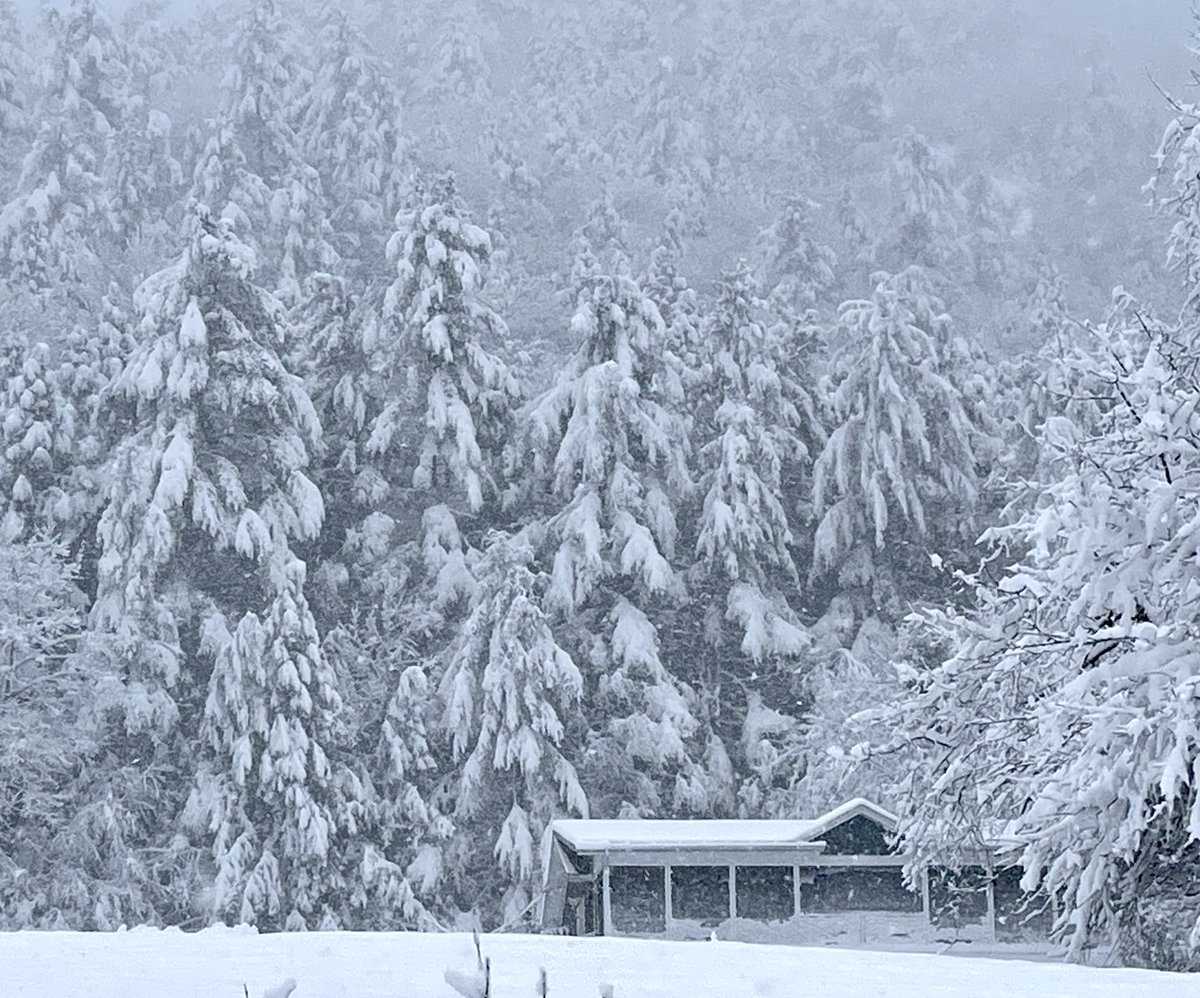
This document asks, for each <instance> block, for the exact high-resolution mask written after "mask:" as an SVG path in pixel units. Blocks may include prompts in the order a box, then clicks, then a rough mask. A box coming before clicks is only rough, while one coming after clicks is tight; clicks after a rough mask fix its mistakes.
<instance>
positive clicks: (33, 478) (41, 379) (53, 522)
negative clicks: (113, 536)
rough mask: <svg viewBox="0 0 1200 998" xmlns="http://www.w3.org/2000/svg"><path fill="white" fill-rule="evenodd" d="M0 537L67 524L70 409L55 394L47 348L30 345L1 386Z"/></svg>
mask: <svg viewBox="0 0 1200 998" xmlns="http://www.w3.org/2000/svg"><path fill="white" fill-rule="evenodd" d="M2 399H3V401H2V405H3V412H4V421H3V425H2V427H0V432H2V433H3V446H4V452H3V460H2V461H0V469H2V471H0V483H2V484H0V488H2V489H3V509H4V512H3V515H2V517H0V537H3V539H4V540H5V541H7V542H9V543H12V542H15V541H24V540H28V539H29V538H31V537H32V536H34V535H35V534H38V533H50V534H57V533H58V532H59V530H60V529H61V528H62V527H67V526H70V523H69V519H70V512H71V510H70V507H69V503H68V502H67V501H66V493H65V492H64V490H63V483H64V479H65V477H66V476H67V475H68V474H69V473H70V471H71V467H72V463H73V460H74V458H75V456H76V455H75V453H74V450H75V448H74V438H75V434H76V425H75V423H76V415H75V412H74V409H73V407H71V406H69V405H67V404H66V400H65V399H63V398H62V396H61V395H60V394H59V392H58V384H57V381H56V379H55V377H54V370H53V367H52V365H51V362H50V348H49V347H48V346H47V345H46V344H45V343H35V344H34V345H33V346H32V347H31V348H30V349H29V350H28V351H27V352H26V353H25V355H24V357H23V358H22V359H21V363H20V367H19V369H18V370H16V371H14V372H12V373H11V374H10V375H9V377H8V381H7V384H6V385H5V386H4V391H3V396H2Z"/></svg>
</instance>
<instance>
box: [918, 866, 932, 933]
mask: <svg viewBox="0 0 1200 998" xmlns="http://www.w3.org/2000/svg"><path fill="white" fill-rule="evenodd" d="M921 910H922V911H923V912H925V921H927V922H930V923H932V922H933V904H932V903H931V902H930V900H929V867H927V866H926V867H924V868H923V869H922V870H921Z"/></svg>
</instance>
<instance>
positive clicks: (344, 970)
mask: <svg viewBox="0 0 1200 998" xmlns="http://www.w3.org/2000/svg"><path fill="white" fill-rule="evenodd" d="M483 953H484V955H485V956H487V957H488V958H490V960H491V963H492V983H493V989H492V990H493V996H494V998H531V996H532V995H534V993H535V987H536V984H537V980H538V969H539V967H545V968H546V971H547V977H548V983H549V994H550V995H551V996H553V998H577V996H578V998H597V996H598V995H599V994H600V988H601V985H604V984H608V985H612V986H613V988H614V998H708V996H711V998H808V996H813V998H1024V996H1029V998H1184V996H1187V998H1194V996H1197V995H1200V978H1197V977H1189V976H1187V975H1183V974H1166V973H1160V972H1155V971H1143V970H1117V969H1099V968H1092V967H1080V966H1075V965H1070V964H1062V963H1026V962H1021V961H1015V960H1004V961H1000V960H986V959H978V958H976V959H969V958H954V957H949V956H932V955H924V954H909V953H880V952H869V951H864V950H832V949H816V948H811V949H810V948H803V947H785V946H778V947H773V946H759V945H745V944H740V943H726V942H695V943H672V942H660V941H645V940H628V939H577V938H566V937H553V936H509V935H506V936H488V937H484V939H483ZM475 966H476V960H475V950H474V945H473V943H472V940H471V937H470V936H466V935H458V934H456V935H435V934H419V933H344V932H330V933H285V934H273V935H258V934H257V933H256V932H254V931H253V930H247V929H209V930H206V931H204V932H200V933H195V934H185V933H183V932H180V931H178V930H166V931H161V930H157V929H134V930H133V931H129V932H117V933H105V934H101V933H75V932H53V933H51V932H45V933H34V932H19V933H5V934H0V995H2V996H3V998H77V996H78V998H242V996H243V994H244V991H243V987H246V988H248V989H249V994H250V996H251V998H262V996H263V995H264V994H265V993H267V992H268V991H270V990H271V989H274V988H277V987H278V986H279V985H280V984H281V983H283V982H284V981H286V980H287V979H288V978H294V979H295V981H296V984H297V987H296V990H295V991H294V992H293V994H292V998H455V996H456V992H455V991H454V990H453V989H452V988H451V987H450V986H449V985H448V984H447V983H446V982H445V979H444V974H445V972H446V970H448V969H449V970H458V971H465V972H470V971H472V970H473V969H474V968H475Z"/></svg>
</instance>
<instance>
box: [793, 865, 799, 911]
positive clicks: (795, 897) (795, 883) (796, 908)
mask: <svg viewBox="0 0 1200 998" xmlns="http://www.w3.org/2000/svg"><path fill="white" fill-rule="evenodd" d="M792 914H793V915H799V914H800V867H798V866H793V867H792Z"/></svg>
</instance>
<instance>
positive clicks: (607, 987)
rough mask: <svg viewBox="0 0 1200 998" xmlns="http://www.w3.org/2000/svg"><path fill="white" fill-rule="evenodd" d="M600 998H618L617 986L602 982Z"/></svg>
mask: <svg viewBox="0 0 1200 998" xmlns="http://www.w3.org/2000/svg"><path fill="white" fill-rule="evenodd" d="M600 998H616V988H614V987H613V986H612V985H611V984H601V985H600Z"/></svg>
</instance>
